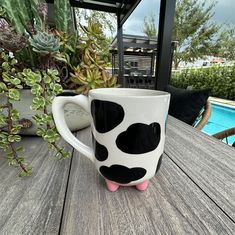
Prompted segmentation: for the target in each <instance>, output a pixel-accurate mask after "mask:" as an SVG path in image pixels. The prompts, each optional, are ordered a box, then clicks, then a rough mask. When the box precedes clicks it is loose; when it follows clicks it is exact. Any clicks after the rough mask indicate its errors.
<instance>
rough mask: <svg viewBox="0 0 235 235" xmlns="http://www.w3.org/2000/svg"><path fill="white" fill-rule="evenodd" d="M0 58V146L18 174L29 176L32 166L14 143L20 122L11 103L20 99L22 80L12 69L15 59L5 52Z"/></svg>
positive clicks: (17, 135)
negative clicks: (0, 60)
mask: <svg viewBox="0 0 235 235" xmlns="http://www.w3.org/2000/svg"><path fill="white" fill-rule="evenodd" d="M1 58H2V59H3V63H2V65H1V68H2V80H1V81H0V94H1V99H2V101H3V100H4V101H3V102H1V105H0V148H1V149H2V150H3V151H5V152H6V154H7V159H8V161H9V164H10V165H12V166H16V167H18V168H19V169H20V174H19V175H20V176H29V175H30V174H31V173H32V167H30V166H28V164H27V163H26V161H25V159H24V158H23V157H22V156H21V155H20V154H22V152H23V151H24V149H23V148H22V147H21V146H15V143H17V142H20V141H21V136H20V135H19V132H20V130H21V128H22V124H20V114H19V112H18V111H17V110H16V109H14V108H13V103H14V102H17V101H19V100H20V92H19V90H21V89H22V88H23V86H22V81H21V79H20V78H19V74H18V73H16V71H15V69H14V65H15V64H16V63H17V61H16V60H15V59H14V58H10V56H9V55H7V54H5V53H1Z"/></svg>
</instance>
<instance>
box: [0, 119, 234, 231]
mask: <svg viewBox="0 0 235 235" xmlns="http://www.w3.org/2000/svg"><path fill="white" fill-rule="evenodd" d="M89 132H90V129H89V128H86V129H84V130H82V131H80V132H78V134H77V135H78V138H79V139H80V140H82V141H84V143H87V144H88V143H90V142H91V141H90V138H89V136H90V135H89V134H90V133H89ZM23 145H24V147H25V149H26V152H25V156H26V158H27V159H28V161H29V162H30V164H31V165H32V166H33V167H34V174H33V176H31V177H29V178H23V179H21V178H18V177H17V171H15V170H14V169H12V167H9V166H8V163H7V161H6V160H5V159H4V158H3V157H2V153H1V157H0V178H1V181H0V235H14V234H16V235H21V234H34V235H37V234H65V235H73V234H75V235H77V234H78V235H83V234H84V235H90V234H91V235H97V234H104V235H108V234H110V235H113V234H115V235H116V234H120V235H125V234H128V235H129V234H141V235H143V234H144V235H145V234H146V235H150V234H154V235H155V234H174V235H175V234H180V235H182V234H235V149H234V148H232V147H229V146H227V145H225V144H224V143H222V142H219V141H218V140H216V139H213V138H211V137H209V136H207V135H206V134H204V133H202V132H200V131H198V130H196V129H194V128H192V127H190V126H188V125H185V124H184V123H182V122H180V121H178V120H176V119H174V118H169V124H168V129H167V138H166V145H165V153H164V157H163V161H162V166H161V168H160V170H159V172H158V173H157V175H156V176H155V177H154V178H153V179H151V181H150V185H149V188H148V189H147V190H146V191H144V192H139V191H137V190H136V189H135V188H132V187H127V188H120V189H119V190H118V191H117V192H115V193H111V192H109V191H108V190H107V189H106V187H105V184H104V180H103V179H102V178H101V176H100V175H99V174H98V172H97V171H96V170H95V167H94V166H93V164H92V163H91V162H90V161H89V160H88V159H87V158H85V157H82V156H81V154H79V153H78V152H75V151H73V149H72V148H71V147H69V146H68V145H67V148H68V149H70V152H71V158H69V159H67V160H64V161H58V160H57V159H56V158H55V156H54V155H53V153H51V152H48V150H47V145H46V143H44V142H43V141H42V140H41V139H40V138H37V137H26V138H24V139H23Z"/></svg>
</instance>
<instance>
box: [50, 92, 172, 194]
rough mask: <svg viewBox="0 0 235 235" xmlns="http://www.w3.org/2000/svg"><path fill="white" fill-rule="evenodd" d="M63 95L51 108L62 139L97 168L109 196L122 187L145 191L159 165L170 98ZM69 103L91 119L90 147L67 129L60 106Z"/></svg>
mask: <svg viewBox="0 0 235 235" xmlns="http://www.w3.org/2000/svg"><path fill="white" fill-rule="evenodd" d="M65 95H66V96H64V95H63V94H62V95H61V96H57V97H55V98H54V100H53V103H52V113H53V116H54V121H55V124H56V127H57V129H58V131H59V133H60V134H61V136H62V137H63V138H64V139H65V140H66V141H67V142H68V143H69V144H71V145H72V146H73V147H74V148H75V149H76V150H78V151H79V152H80V153H82V154H83V155H85V156H86V157H88V158H89V159H90V160H91V161H92V162H93V163H94V164H95V166H96V169H97V170H98V171H99V173H100V174H101V175H102V176H103V177H104V178H105V181H106V185H107V187H108V189H109V190H110V191H112V192H114V191H116V190H117V189H118V188H119V186H120V185H121V186H132V185H135V186H136V188H137V189H139V190H145V189H146V188H147V187H148V182H149V179H150V178H152V177H153V176H154V175H155V173H156V171H157V170H158V168H159V166H160V164H161V156H162V154H163V148H164V142H165V131H166V120H167V115H168V108H169V101H170V94H169V93H167V92H163V91H156V90H145V89H133V88H100V89H94V90H91V91H90V92H89V94H88V97H87V96H84V95H76V94H73V93H72V94H65ZM69 95H70V96H69ZM68 103H73V104H77V105H79V106H81V107H82V108H84V109H85V110H86V111H87V112H88V113H90V114H91V115H90V119H91V120H90V121H91V132H92V146H93V148H91V147H89V146H86V145H85V144H83V143H82V142H81V141H79V140H78V139H77V138H76V137H75V136H74V135H73V134H72V133H71V131H70V130H69V128H68V126H67V124H66V122H65V118H64V106H65V105H66V104H68ZM78 122H79V119H78Z"/></svg>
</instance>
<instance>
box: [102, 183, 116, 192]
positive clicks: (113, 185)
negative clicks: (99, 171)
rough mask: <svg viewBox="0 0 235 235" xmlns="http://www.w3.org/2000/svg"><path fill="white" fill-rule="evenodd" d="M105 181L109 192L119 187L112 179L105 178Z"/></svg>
mask: <svg viewBox="0 0 235 235" xmlns="http://www.w3.org/2000/svg"><path fill="white" fill-rule="evenodd" d="M105 182H106V185H107V188H108V190H109V191H110V192H115V191H117V190H118V188H119V185H118V184H115V183H113V182H112V181H109V180H105Z"/></svg>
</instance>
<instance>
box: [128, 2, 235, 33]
mask: <svg viewBox="0 0 235 235" xmlns="http://www.w3.org/2000/svg"><path fill="white" fill-rule="evenodd" d="M213 1H214V0H206V2H207V3H208V4H209V3H211V2H213ZM159 9H160V0H141V2H140V4H139V5H138V6H137V8H136V9H135V10H134V12H133V13H132V14H131V16H130V17H129V18H128V19H127V21H126V22H125V24H124V27H123V33H124V34H133V35H144V34H143V32H142V28H143V22H144V17H145V16H147V15H149V14H151V12H152V13H153V14H155V18H156V26H157V28H158V20H159ZM214 10H215V14H214V16H213V18H212V20H213V21H214V22H215V23H219V24H221V23H226V24H233V25H234V26H235V0H217V4H216V6H215V8H214Z"/></svg>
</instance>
